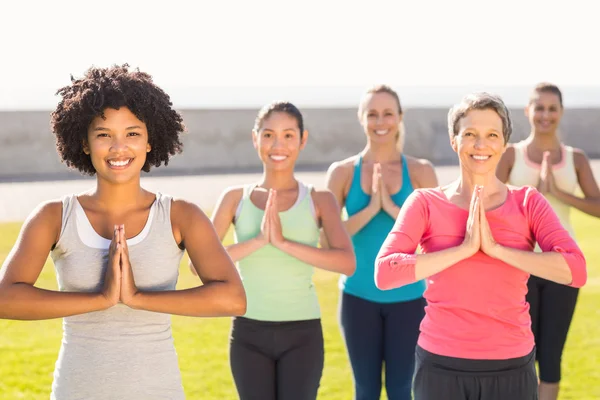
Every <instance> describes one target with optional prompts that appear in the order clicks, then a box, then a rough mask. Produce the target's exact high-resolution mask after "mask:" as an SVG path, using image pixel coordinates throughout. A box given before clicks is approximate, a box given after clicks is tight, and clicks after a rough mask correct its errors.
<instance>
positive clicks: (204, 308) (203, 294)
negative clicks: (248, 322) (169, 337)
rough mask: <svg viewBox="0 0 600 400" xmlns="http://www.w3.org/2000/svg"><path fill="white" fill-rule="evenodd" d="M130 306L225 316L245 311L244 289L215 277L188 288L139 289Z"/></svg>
mask: <svg viewBox="0 0 600 400" xmlns="http://www.w3.org/2000/svg"><path fill="white" fill-rule="evenodd" d="M130 307H131V308H134V309H136V310H145V311H153V312H158V313H164V314H174V315H183V316H189V317H227V316H236V315H243V314H245V312H246V293H245V292H244V289H243V287H242V286H241V285H238V284H234V283H231V282H224V281H215V282H209V283H205V284H204V285H202V286H198V287H195V288H190V289H183V290H171V291H157V292H148V291H139V292H137V293H136V294H135V295H134V296H133V299H132V301H131V304H130Z"/></svg>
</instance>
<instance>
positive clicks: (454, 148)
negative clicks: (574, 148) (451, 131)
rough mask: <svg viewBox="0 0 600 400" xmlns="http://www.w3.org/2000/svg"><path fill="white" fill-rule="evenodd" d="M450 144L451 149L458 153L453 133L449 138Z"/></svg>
mask: <svg viewBox="0 0 600 400" xmlns="http://www.w3.org/2000/svg"><path fill="white" fill-rule="evenodd" d="M450 146H452V150H454V152H455V153H458V143H456V135H453V136H452V137H451V138H450Z"/></svg>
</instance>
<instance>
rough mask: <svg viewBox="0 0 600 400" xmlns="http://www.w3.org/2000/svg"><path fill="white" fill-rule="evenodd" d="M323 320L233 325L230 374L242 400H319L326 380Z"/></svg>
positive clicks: (240, 321) (237, 322)
mask: <svg viewBox="0 0 600 400" xmlns="http://www.w3.org/2000/svg"><path fill="white" fill-rule="evenodd" d="M324 358H325V350H324V347H323V330H322V328H321V320H320V319H314V320H307V321H292V322H269V321H257V320H253V319H248V318H243V317H238V318H235V319H234V320H233V326H232V332H231V343H230V355H229V360H230V364H231V372H232V373H233V379H234V381H235V385H236V388H237V391H238V395H239V397H240V400H314V399H316V398H317V391H318V389H319V384H320V381H321V375H322V374H323V363H324Z"/></svg>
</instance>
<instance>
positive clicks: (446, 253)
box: [375, 246, 471, 290]
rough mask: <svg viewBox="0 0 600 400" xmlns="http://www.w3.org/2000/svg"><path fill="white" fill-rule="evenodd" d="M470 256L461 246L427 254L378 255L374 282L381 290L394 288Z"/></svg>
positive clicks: (434, 272)
mask: <svg viewBox="0 0 600 400" xmlns="http://www.w3.org/2000/svg"><path fill="white" fill-rule="evenodd" d="M470 256H471V254H469V253H468V251H467V250H466V248H465V247H463V246H456V247H451V248H449V249H445V250H440V251H436V252H433V253H427V254H407V253H391V254H387V255H379V256H377V259H376V260H375V284H376V286H377V287H378V288H379V289H382V290H387V289H395V288H398V287H401V286H404V285H408V284H410V283H414V282H417V281H419V280H421V279H425V278H428V277H430V276H432V275H435V274H437V273H439V272H442V271H443V270H445V269H447V268H449V267H451V266H453V265H454V264H456V263H457V262H459V261H462V260H464V259H465V258H468V257H470Z"/></svg>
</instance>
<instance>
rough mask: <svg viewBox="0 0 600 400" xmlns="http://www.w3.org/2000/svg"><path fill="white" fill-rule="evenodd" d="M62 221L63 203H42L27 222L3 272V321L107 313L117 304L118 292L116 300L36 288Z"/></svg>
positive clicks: (0, 281) (0, 315) (0, 298)
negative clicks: (105, 311) (96, 312)
mask: <svg viewBox="0 0 600 400" xmlns="http://www.w3.org/2000/svg"><path fill="white" fill-rule="evenodd" d="M61 220H62V203H61V202H60V201H56V202H50V203H45V204H42V205H41V206H39V207H38V208H37V209H36V210H35V211H33V212H32V214H31V215H30V216H29V218H28V219H27V221H25V223H24V225H23V227H22V229H21V232H20V234H19V237H18V239H17V242H16V243H15V245H14V247H13V248H12V250H11V252H10V253H9V254H8V257H7V258H6V260H5V262H4V265H3V266H2V269H1V270H0V318H6V319H17V320H42V319H51V318H62V317H68V316H71V315H78V314H84V313H88V312H92V311H100V310H104V309H107V308H109V307H111V306H112V305H114V304H116V302H117V301H118V293H117V297H116V300H114V301H113V300H109V299H107V297H106V296H105V295H104V294H102V293H73V292H59V291H53V290H46V289H40V288H37V287H35V286H34V285H35V283H36V281H37V279H38V277H39V275H40V273H41V272H42V268H43V267H44V263H45V262H46V259H47V258H48V253H49V252H50V251H51V249H52V247H53V246H54V244H55V243H56V241H57V240H58V237H59V235H60V229H61Z"/></svg>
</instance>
